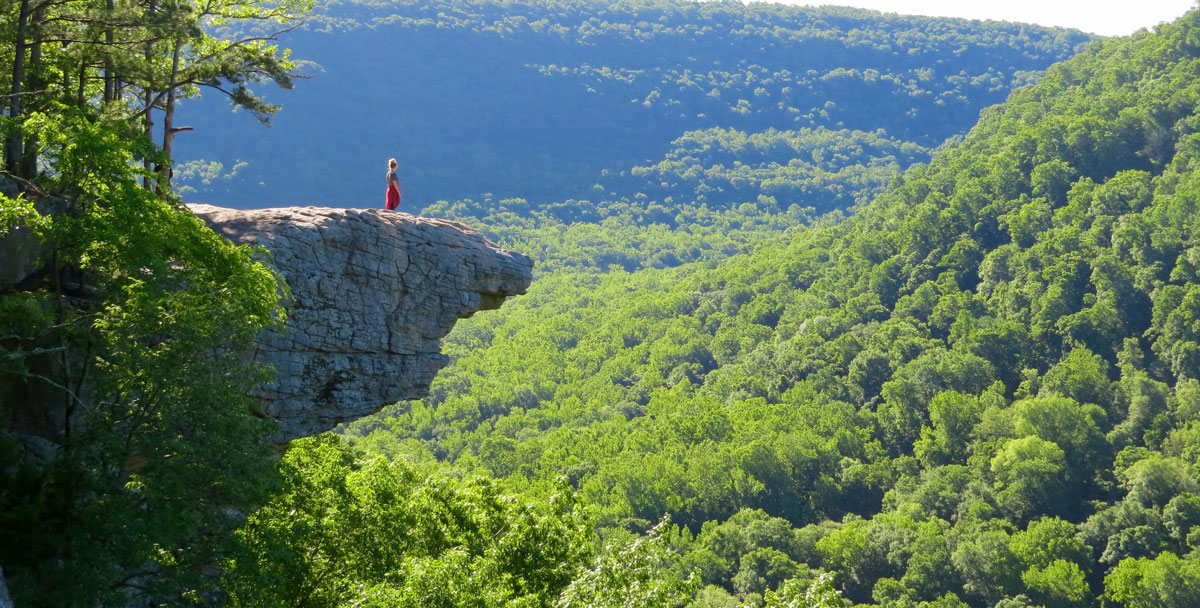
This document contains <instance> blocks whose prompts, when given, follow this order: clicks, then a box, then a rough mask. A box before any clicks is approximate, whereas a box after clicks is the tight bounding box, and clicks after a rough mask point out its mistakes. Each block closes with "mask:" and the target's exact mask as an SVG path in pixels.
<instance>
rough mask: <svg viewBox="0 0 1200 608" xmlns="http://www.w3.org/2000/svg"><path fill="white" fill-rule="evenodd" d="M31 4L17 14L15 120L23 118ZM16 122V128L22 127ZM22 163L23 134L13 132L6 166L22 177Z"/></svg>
mask: <svg viewBox="0 0 1200 608" xmlns="http://www.w3.org/2000/svg"><path fill="white" fill-rule="evenodd" d="M29 2H30V0H21V8H20V10H19V11H18V12H17V29H16V34H15V36H14V40H13V51H14V53H13V67H12V87H11V89H10V91H9V93H10V94H11V97H9V98H8V115H9V117H11V118H14V119H20V117H21V83H22V82H25V28H26V26H27V25H28V23H29ZM20 122H21V121H20V120H16V121H15V124H14V125H13V126H14V127H19V126H20ZM20 162H21V133H20V131H16V130H14V131H12V132H10V133H9V134H8V137H7V138H6V139H5V142H4V166H5V167H6V168H7V169H8V170H9V172H11V173H15V174H17V175H20V173H21V172H20V171H19V170H18V169H19V167H18V165H19V163H20Z"/></svg>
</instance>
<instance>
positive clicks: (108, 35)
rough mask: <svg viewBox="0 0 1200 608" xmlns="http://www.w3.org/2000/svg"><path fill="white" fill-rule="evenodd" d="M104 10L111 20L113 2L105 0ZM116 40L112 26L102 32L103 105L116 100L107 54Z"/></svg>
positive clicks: (109, 60)
mask: <svg viewBox="0 0 1200 608" xmlns="http://www.w3.org/2000/svg"><path fill="white" fill-rule="evenodd" d="M104 8H106V9H108V16H109V18H110V19H111V18H112V13H113V10H114V9H115V5H114V4H113V0H107V1H106V2H105V4H104ZM115 40H116V38H115V37H114V34H113V26H111V25H109V26H108V27H107V28H106V29H105V30H104V43H105V53H106V54H105V57H104V104H105V105H108V104H110V103H112V102H113V100H115V99H116V92H117V78H116V76H114V75H113V63H112V57H111V56H109V55H108V53H111V52H112V48H113V42H114V41H115Z"/></svg>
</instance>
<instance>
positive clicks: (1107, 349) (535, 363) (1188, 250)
mask: <svg viewBox="0 0 1200 608" xmlns="http://www.w3.org/2000/svg"><path fill="white" fill-rule="evenodd" d="M1198 32H1200V13H1197V12H1193V13H1190V14H1188V15H1187V16H1185V17H1184V18H1183V19H1181V20H1180V21H1179V22H1177V23H1174V24H1170V25H1165V26H1162V27H1161V28H1160V29H1159V31H1157V32H1154V33H1147V32H1142V33H1140V34H1137V35H1134V36H1133V37H1130V38H1123V39H1114V40H1108V41H1105V42H1103V43H1098V44H1096V45H1094V46H1091V47H1089V48H1088V49H1087V50H1086V51H1085V52H1084V53H1082V54H1081V55H1080V56H1078V57H1076V58H1073V59H1071V60H1069V61H1066V62H1064V63H1061V64H1058V65H1056V66H1054V67H1052V68H1050V69H1049V70H1048V71H1047V73H1046V74H1045V76H1044V77H1043V78H1042V79H1041V80H1040V82H1039V83H1038V84H1036V85H1034V86H1031V87H1027V88H1024V89H1021V90H1019V91H1017V92H1016V93H1014V94H1013V95H1012V97H1011V98H1010V99H1009V100H1008V101H1007V103H1005V104H1004V105H1001V106H998V107H996V108H992V109H989V110H987V111H986V112H984V114H983V115H982V117H981V120H980V122H979V124H978V125H977V126H976V127H975V128H974V129H973V130H972V131H971V132H970V133H969V134H968V135H967V136H966V137H965V138H964V139H963V140H962V141H960V142H955V143H952V144H950V145H948V146H946V148H945V149H944V150H941V151H940V152H938V153H937V154H935V155H934V157H933V159H932V161H931V162H930V163H929V164H928V165H918V166H916V167H914V168H913V169H910V170H909V171H907V172H906V173H905V174H904V175H903V176H902V177H901V178H898V179H896V180H895V181H894V182H893V183H892V184H891V185H890V186H889V187H888V189H887V191H886V192H885V193H884V194H883V195H881V196H879V197H877V198H876V199H875V200H874V201H873V202H871V203H870V204H868V205H866V206H864V207H862V208H861V209H860V210H859V211H858V212H857V213H856V214H854V215H853V216H851V217H849V218H847V219H845V220H844V221H840V222H838V221H832V220H823V221H818V222H816V223H815V224H814V225H813V226H812V227H810V228H793V229H791V230H788V231H786V232H785V233H783V234H782V235H781V236H777V237H775V238H771V239H767V240H766V241H765V242H759V243H757V244H755V245H754V246H753V247H752V251H750V252H748V253H744V254H738V255H735V256H733V257H730V258H728V259H724V260H715V259H714V260H709V261H703V262H699V263H692V264H684V265H680V266H678V267H674V268H642V269H638V270H636V271H632V272H629V271H625V270H623V269H620V268H611V269H609V270H608V271H607V272H590V273H589V272H583V271H580V272H573V273H571V272H554V273H549V276H543V277H541V278H540V279H539V280H538V281H536V282H535V284H534V287H533V289H532V291H531V293H530V294H529V295H527V296H523V297H521V298H518V299H516V300H515V301H513V302H510V303H509V304H508V305H506V307H505V309H504V310H503V311H502V314H499V315H492V316H486V317H480V318H478V319H473V320H470V321H468V322H466V323H465V324H463V325H461V326H460V327H459V328H457V329H456V331H455V332H454V333H453V334H452V335H451V337H450V338H449V339H448V342H447V347H446V348H447V351H448V352H451V353H452V354H453V356H454V358H455V363H454V365H453V367H452V368H450V369H449V370H447V371H446V372H444V373H443V375H442V376H441V377H439V379H438V380H437V381H436V382H435V386H434V390H433V394H432V395H431V397H430V398H428V399H426V400H425V401H422V402H418V403H413V404H400V405H397V406H394V407H393V408H391V409H390V410H388V411H387V412H386V414H385V415H382V416H379V417H376V418H374V419H368V420H363V421H359V422H357V423H354V424H351V425H350V426H349V429H348V434H349V435H351V436H352V437H354V438H355V443H356V444H357V445H359V446H360V447H363V448H365V449H368V450H370V451H373V452H377V453H382V454H387V455H391V456H393V457H402V458H403V459H404V460H408V461H411V462H414V463H418V464H420V465H421V466H425V467H428V468H429V469H430V470H438V469H440V468H443V467H445V466H447V465H449V466H450V467H451V469H452V470H455V471H458V472H459V474H462V475H467V476H471V475H486V476H493V477H496V478H499V479H500V480H501V484H502V485H503V486H504V487H506V488H510V489H511V490H512V491H519V492H522V493H524V494H525V495H533V496H551V495H553V494H554V493H555V492H560V491H561V488H562V485H561V484H563V483H566V484H569V486H570V487H572V488H574V489H575V490H576V492H577V496H578V500H579V501H580V502H581V503H582V504H585V505H589V506H591V507H592V508H593V509H594V512H595V514H596V515H595V516H596V518H597V520H596V521H597V525H598V526H599V528H600V531H601V532H600V533H601V536H602V537H603V538H605V539H609V540H610V541H611V542H616V543H620V542H628V541H623V540H622V539H628V538H630V536H629V535H630V534H642V533H649V531H652V530H653V531H654V532H653V533H652V535H651V536H650V537H648V538H653V539H665V542H667V544H668V545H669V546H670V547H671V548H672V549H673V551H674V552H676V554H677V555H679V561H678V562H677V563H676V564H675V568H674V571H673V572H674V574H670V573H665V574H663V575H661V576H663V577H665V578H669V579H671V580H674V581H675V582H677V583H683V584H691V585H693V586H694V589H695V591H694V595H693V599H692V600H691V603H690V605H692V606H739V605H763V604H764V603H765V604H766V605H774V604H776V603H777V602H780V601H785V600H781V599H780V597H781V596H782V597H784V598H786V597H792V598H794V599H795V601H797V602H800V601H801V600H799V599H796V598H799V597H801V596H802V595H803V593H801V592H802V591H804V590H806V589H808V588H809V587H810V585H812V586H813V589H814V590H817V591H819V590H820V588H821V587H820V585H823V584H824V585H832V588H833V589H835V590H836V592H837V593H839V594H841V596H842V597H844V599H845V600H846V601H847V602H850V603H854V604H860V605H880V606H964V605H965V606H973V607H974V606H979V607H983V606H1006V607H1015V606H1096V605H1106V606H1191V605H1195V604H1196V603H1197V602H1200V562H1197V561H1196V559H1197V558H1196V555H1197V554H1196V553H1195V552H1194V549H1195V548H1196V546H1197V545H1196V542H1197V538H1200V528H1198V527H1197V525H1198V524H1200V481H1198V476H1197V471H1198V468H1197V467H1198V466H1200V461H1198V460H1197V453H1198V452H1197V448H1196V437H1197V420H1198V418H1197V416H1200V414H1198V412H1200V409H1198V408H1200V383H1198V382H1200V360H1198V359H1197V357H1196V353H1197V352H1200V346H1197V340H1200V335H1197V333H1196V332H1197V331H1198V330H1197V327H1196V323H1195V318H1196V316H1197V315H1198V314H1200V313H1198V312H1197V310H1196V306H1197V304H1196V301H1197V300H1196V292H1197V287H1196V281H1197V278H1198V277H1197V276H1196V269H1197V267H1200V266H1198V264H1200V261H1197V260H1194V259H1193V258H1194V257H1195V252H1196V251H1197V249H1196V247H1197V244H1196V243H1197V238H1198V235H1197V233H1196V229H1195V221H1194V218H1195V217H1196V215H1197V209H1196V206H1197V204H1200V185H1198V184H1197V183H1195V177H1194V176H1195V175H1197V166H1196V164H1197V163H1198V162H1200V160H1198V159H1200V157H1198V156H1197V150H1200V148H1198V147H1197V146H1198V142H1200V139H1197V138H1198V137H1200V134H1198V133H1197V127H1196V125H1198V124H1200V122H1197V121H1198V120H1200V119H1198V118H1197V115H1196V108H1197V103H1198V101H1200V99H1198V96H1200V81H1198V80H1197V79H1196V76H1195V75H1196V73H1197V69H1198V68H1200V43H1198V42H1197V40H1200V34H1198ZM686 147H687V146H686V145H681V146H680V149H681V150H684V149H686ZM497 230H499V229H497ZM518 232H519V231H512V234H513V235H514V236H515V237H518V238H520V235H519V234H517V233H518ZM524 238H528V239H529V240H530V241H536V239H535V238H532V237H528V236H526V237H524ZM548 251H549V250H548ZM565 255H566V256H567V257H569V256H570V255H573V254H572V253H570V252H567V253H566V254H565ZM551 263H554V262H551ZM664 519H666V520H667V521H668V522H669V523H668V524H665V525H666V530H669V531H668V532H663V530H664V528H662V526H663V524H661V523H660V522H662V521H664ZM656 526H659V527H656ZM664 572H666V571H664ZM822 572H828V573H832V575H833V577H832V579H825V578H822V577H821V573H822ZM689 576H690V577H692V578H690V579H689V578H688V577H689ZM826 589H828V588H826ZM831 601H832V600H831ZM794 605H805V604H804V603H798V604H794ZM835 605H836V604H835Z"/></svg>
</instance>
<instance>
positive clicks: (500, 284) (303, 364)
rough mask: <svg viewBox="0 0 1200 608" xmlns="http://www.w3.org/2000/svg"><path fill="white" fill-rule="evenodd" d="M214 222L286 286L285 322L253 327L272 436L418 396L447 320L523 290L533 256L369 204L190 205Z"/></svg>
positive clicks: (456, 227) (289, 435)
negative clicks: (268, 263)
mask: <svg viewBox="0 0 1200 608" xmlns="http://www.w3.org/2000/svg"><path fill="white" fill-rule="evenodd" d="M188 207H189V208H190V209H191V210H192V212H193V213H195V214H196V215H197V216H198V217H200V218H201V219H202V220H204V221H205V222H206V223H207V224H208V225H209V226H210V227H211V228H212V229H213V230H214V231H216V232H217V233H218V234H222V235H224V236H226V237H227V238H229V239H230V240H232V241H233V242H235V243H238V244H256V245H262V246H264V247H265V248H266V249H267V250H269V251H270V252H271V256H272V265H273V266H274V268H275V269H276V270H278V271H279V272H280V274H282V275H283V277H284V278H285V279H286V280H287V283H288V285H289V286H290V288H291V296H290V298H289V299H288V300H286V301H285V304H286V306H287V309H288V321H287V326H286V327H284V328H283V329H281V330H272V331H268V332H265V333H263V334H262V335H260V336H259V337H258V339H257V341H256V350H255V352H254V353H253V358H254V360H255V361H258V362H263V363H268V364H270V365H272V366H274V367H275V381H274V383H273V384H271V385H268V386H263V387H261V388H260V389H259V390H258V392H257V395H256V396H258V397H260V398H261V399H262V400H263V402H264V406H265V409H266V411H267V412H268V413H269V414H271V415H272V416H274V417H275V418H277V419H279V421H280V423H281V424H282V428H281V429H280V435H279V436H278V437H276V440H278V441H286V440H289V439H293V438H296V437H303V436H306V435H313V434H316V433H320V432H322V431H325V430H329V429H331V428H333V427H334V426H335V425H337V424H338V423H340V422H343V421H348V420H354V419H356V418H361V417H363V416H367V415H369V414H372V413H374V412H376V411H378V410H379V409H380V408H382V407H383V406H385V405H388V404H391V403H395V402H397V401H402V400H408V399H419V398H421V397H424V396H425V395H426V394H428V392H429V385H430V383H431V382H432V381H433V376H434V374H436V373H437V371H438V370H440V369H441V368H442V367H444V366H445V365H446V364H447V363H448V358H447V357H446V356H445V355H442V354H441V353H440V352H439V341H440V339H441V338H442V337H443V336H445V335H446V334H447V333H449V331H450V329H451V328H452V327H454V323H455V322H456V321H457V320H458V319H460V318H465V317H469V316H471V315H472V314H473V313H475V312H476V311H479V310H485V309H494V308H499V307H500V305H501V304H502V303H503V302H504V300H505V298H507V297H508V296H510V295H516V294H522V293H525V289H526V288H527V287H528V286H529V283H530V281H531V280H532V276H533V275H532V270H533V262H532V260H530V259H529V258H528V257H527V256H524V255H522V254H520V253H514V252H510V251H506V250H504V249H501V248H499V247H497V246H496V245H495V244H493V243H492V242H490V241H489V240H487V239H486V238H485V237H484V236H483V235H482V234H480V233H479V232H476V231H475V230H472V229H471V228H469V227H467V226H465V225H463V224H460V223H457V222H451V221H447V220H438V219H430V218H422V217H416V216H412V215H408V214H405V213H396V212H392V211H384V210H378V209H330V208H320V207H287V208H275V209H252V210H236V209H225V208H221V207H213V206H211V205H189V206H188Z"/></svg>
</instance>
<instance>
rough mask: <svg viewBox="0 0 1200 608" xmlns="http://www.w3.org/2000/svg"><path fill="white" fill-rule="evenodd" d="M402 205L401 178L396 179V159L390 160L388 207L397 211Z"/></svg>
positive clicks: (389, 209)
mask: <svg viewBox="0 0 1200 608" xmlns="http://www.w3.org/2000/svg"><path fill="white" fill-rule="evenodd" d="M399 206H400V180H398V179H396V159H394V158H393V159H391V160H389V161H388V172H387V208H388V211H395V210H396V208H397V207H399Z"/></svg>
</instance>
